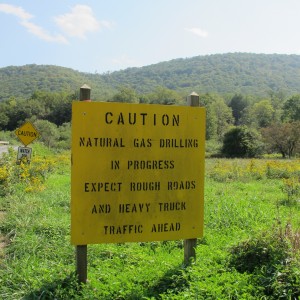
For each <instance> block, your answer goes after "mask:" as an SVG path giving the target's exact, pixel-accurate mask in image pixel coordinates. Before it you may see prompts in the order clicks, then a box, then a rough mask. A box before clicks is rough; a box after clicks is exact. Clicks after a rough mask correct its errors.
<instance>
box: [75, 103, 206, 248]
mask: <svg viewBox="0 0 300 300" xmlns="http://www.w3.org/2000/svg"><path fill="white" fill-rule="evenodd" d="M204 142H205V110H204V108H200V107H184V106H162V105H144V104H123V103H107V102H105V103H100V102H92V103H86V102H74V103H73V107H72V188H71V189H72V192H71V198H72V200H71V241H72V244H75V245H86V244H94V243H120V242H137V241H158V240H176V239H190V238H197V237H201V236H202V234H203V215H204V214H203V209H204V204H203V202H204V199H203V198H204V152H205V150H204Z"/></svg>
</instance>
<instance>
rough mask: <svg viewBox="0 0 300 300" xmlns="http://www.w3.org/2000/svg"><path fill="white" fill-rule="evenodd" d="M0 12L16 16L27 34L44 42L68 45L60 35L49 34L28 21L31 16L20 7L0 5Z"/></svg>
mask: <svg viewBox="0 0 300 300" xmlns="http://www.w3.org/2000/svg"><path fill="white" fill-rule="evenodd" d="M0 12H4V13H6V14H10V15H14V16H16V17H17V18H18V19H19V21H20V24H21V25H22V26H23V27H25V28H26V29H27V30H28V32H30V33H31V34H33V35H35V36H37V37H38V38H40V39H42V40H44V41H47V42H56V43H63V44H67V43H68V41H67V39H66V38H65V37H63V36H62V35H52V34H49V33H48V32H47V31H46V30H44V29H43V28H42V27H40V26H38V25H36V24H34V23H33V22H31V21H29V20H30V19H32V18H33V15H31V14H29V13H28V12H26V11H25V10H24V9H23V8H22V7H18V6H14V5H10V4H5V3H2V4H0Z"/></svg>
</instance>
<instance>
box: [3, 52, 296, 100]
mask: <svg viewBox="0 0 300 300" xmlns="http://www.w3.org/2000/svg"><path fill="white" fill-rule="evenodd" d="M83 83H87V84H89V85H90V86H91V87H92V98H93V99H99V100H108V99H109V98H111V97H112V96H113V95H114V94H115V93H116V91H117V89H118V87H120V86H128V87H130V88H132V89H134V90H135V91H136V92H137V93H151V92H153V91H154V90H155V89H157V87H166V88H168V89H171V90H174V91H176V92H178V93H180V94H181V95H188V94H189V93H190V92H192V91H196V92H197V93H218V94H223V95H224V94H231V95H232V94H237V93H240V94H244V95H245V94H248V95H256V96H266V95H268V94H269V92H270V91H273V92H278V91H280V92H283V93H284V94H286V95H292V94H295V93H300V84H299V83H300V56H299V55H279V54H247V53H234V54H216V55H207V56H197V57H193V58H185V59H183V58H180V59H175V60H172V61H168V62H161V63H158V64H155V65H150V66H145V67H141V68H129V69H126V70H122V71H117V72H112V73H105V74H89V73H82V72H78V71H75V70H72V69H69V68H63V67H58V66H46V65H26V66H20V67H17V66H11V67H5V68H1V69H0V101H1V100H5V99H8V98H10V97H22V98H24V99H27V98H29V97H30V96H31V95H32V94H33V93H34V92H35V91H37V90H39V91H47V92H66V93H75V92H76V91H78V88H79V87H80V86H81V85H82V84H83Z"/></svg>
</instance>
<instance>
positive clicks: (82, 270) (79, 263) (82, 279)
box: [76, 84, 91, 283]
mask: <svg viewBox="0 0 300 300" xmlns="http://www.w3.org/2000/svg"><path fill="white" fill-rule="evenodd" d="M90 99H91V88H90V87H89V86H87V85H86V84H84V85H83V86H82V87H81V88H80V101H86V102H90V101H91V100H90ZM76 274H77V277H78V282H79V283H86V281H87V245H77V246H76Z"/></svg>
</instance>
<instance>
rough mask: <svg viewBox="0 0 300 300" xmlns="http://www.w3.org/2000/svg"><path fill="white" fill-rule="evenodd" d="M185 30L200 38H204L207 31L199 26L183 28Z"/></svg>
mask: <svg viewBox="0 0 300 300" xmlns="http://www.w3.org/2000/svg"><path fill="white" fill-rule="evenodd" d="M185 30H186V31H189V32H191V33H193V34H195V35H197V36H199V37H201V38H206V37H207V36H208V32H207V31H205V30H203V29H201V28H199V27H192V28H185Z"/></svg>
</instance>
